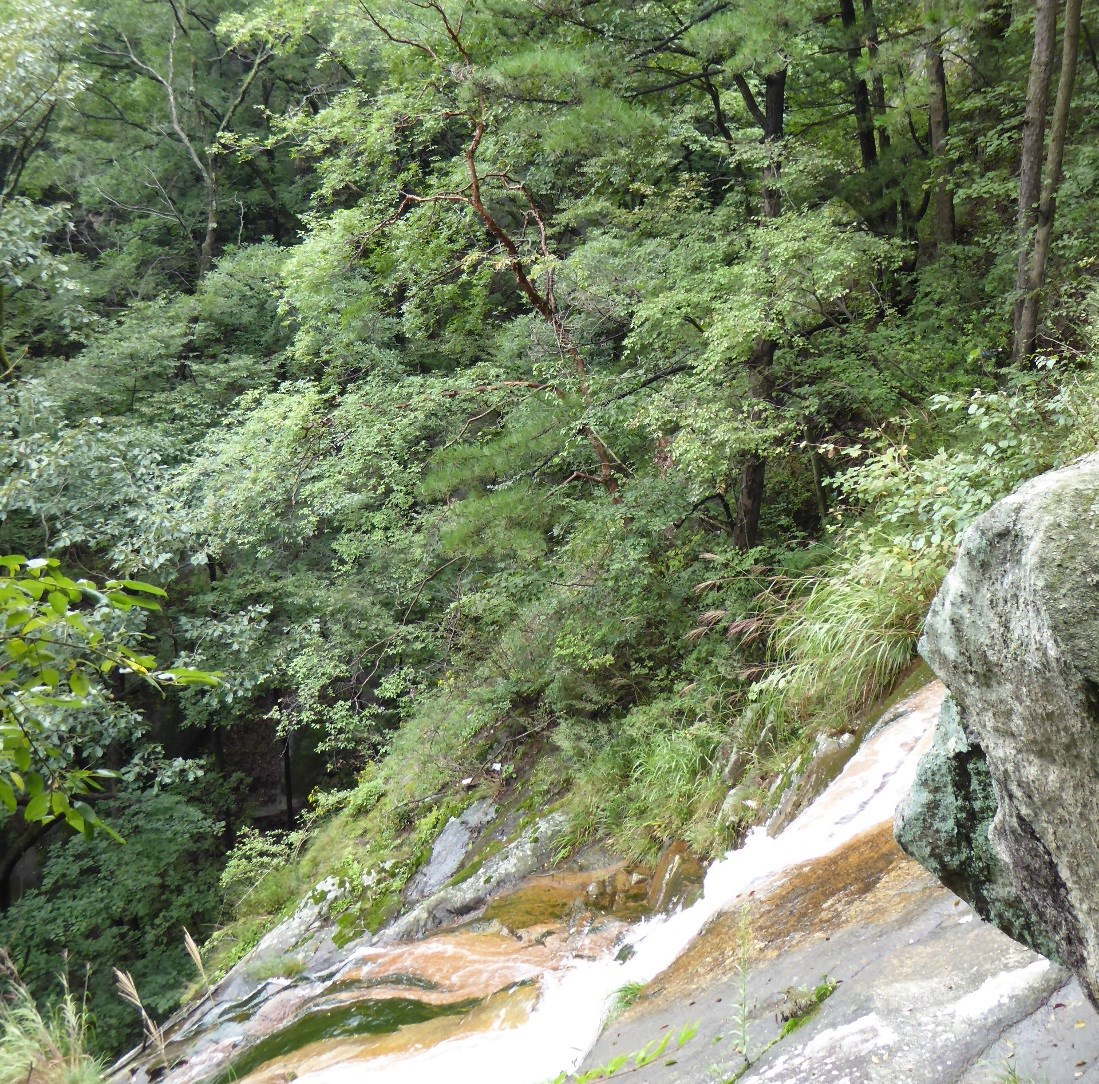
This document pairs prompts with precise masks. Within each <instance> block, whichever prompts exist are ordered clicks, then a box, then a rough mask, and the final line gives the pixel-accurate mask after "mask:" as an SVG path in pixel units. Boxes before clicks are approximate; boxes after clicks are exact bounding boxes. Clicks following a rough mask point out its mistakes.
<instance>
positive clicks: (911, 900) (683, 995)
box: [585, 824, 1099, 1084]
mask: <svg viewBox="0 0 1099 1084" xmlns="http://www.w3.org/2000/svg"><path fill="white" fill-rule="evenodd" d="M749 906H750V910H749V918H748V923H747V929H748V931H749V936H750V946H751V947H750V950H749V953H748V966H747V969H746V970H745V969H743V968H742V967H741V963H742V960H743V957H742V956H741V954H740V951H739V948H738V942H740V940H741V936H740V934H739V933H738V930H739V929H740V928H741V922H742V918H741V915H740V914H739V913H737V912H725V913H722V914H720V915H718V916H717V917H716V918H715V919H714V921H713V922H712V923H711V924H710V926H709V927H707V929H706V930H705V931H704V932H703V934H702V935H701V936H700V937H698V938H697V939H696V940H695V942H694V943H693V944H692V945H691V947H690V948H689V949H688V951H687V952H686V953H684V954H683V955H682V956H681V957H680V958H679V960H677V961H676V963H675V964H673V965H672V967H670V968H669V969H668V970H667V971H666V972H664V973H663V974H662V975H660V976H658V977H657V978H656V979H655V980H654V981H653V982H652V983H651V984H650V985H649V987H648V988H647V989H646V991H645V992H644V993H643V994H642V996H641V997H640V999H639V1000H638V1001H637V1003H636V1004H635V1005H634V1006H633V1008H632V1009H630V1010H629V1011H628V1012H627V1013H626V1014H624V1015H623V1016H622V1017H621V1018H620V1019H619V1020H617V1021H616V1022H615V1023H614V1024H613V1025H612V1026H611V1027H610V1028H609V1029H608V1030H607V1031H606V1032H605V1034H604V1035H603V1036H602V1038H601V1039H600V1040H599V1042H598V1044H597V1045H596V1047H595V1048H594V1049H593V1050H592V1052H591V1053H590V1055H589V1056H588V1058H587V1060H586V1062H585V1065H586V1066H587V1067H594V1066H598V1065H602V1064H606V1063H607V1062H608V1061H609V1060H610V1059H611V1058H613V1057H614V1056H615V1055H617V1054H620V1053H631V1052H633V1051H637V1050H640V1049H641V1048H643V1047H644V1046H645V1044H646V1043H650V1042H652V1041H653V1040H659V1039H660V1038H661V1037H662V1036H664V1035H665V1034H671V1035H672V1036H673V1038H672V1039H671V1041H670V1042H669V1044H668V1048H667V1049H666V1051H665V1053H664V1054H663V1055H662V1056H661V1057H660V1058H659V1059H657V1061H655V1062H654V1063H653V1064H651V1065H649V1066H647V1067H645V1068H642V1069H639V1070H636V1071H634V1072H633V1073H631V1075H630V1078H629V1079H631V1080H633V1081H638V1082H660V1084H700V1082H724V1081H727V1080H730V1079H732V1078H734V1077H736V1078H737V1079H738V1080H741V1081H745V1082H748V1081H759V1082H764V1081H766V1082H768V1084H800V1082H802V1081H830V1082H835V1084H841V1082H847V1084H856V1082H863V1081H866V1082H871V1081H873V1082H879V1081H880V1082H883V1084H885V1082H889V1084H901V1082H903V1084H948V1082H955V1081H957V1082H961V1081H965V1082H966V1084H975V1082H977V1081H987V1082H989V1084H991V1082H992V1081H994V1080H1003V1079H1006V1077H1005V1076H1004V1073H1005V1072H1006V1071H1007V1070H1008V1069H1009V1068H1011V1067H1014V1069H1015V1070H1017V1071H1018V1073H1019V1074H1020V1078H1022V1079H1033V1080H1043V1081H1048V1082H1049V1084H1061V1082H1068V1081H1076V1080H1084V1081H1099V1015H1097V1014H1096V1013H1095V1011H1094V1010H1093V1009H1092V1008H1091V1006H1090V1005H1088V1004H1087V1002H1086V1000H1085V999H1084V998H1083V996H1082V994H1081V992H1080V990H1079V988H1078V987H1077V986H1076V985H1075V984H1074V983H1073V982H1071V981H1070V977H1069V975H1068V974H1067V973H1066V972H1065V971H1063V970H1062V969H1061V968H1059V967H1057V966H1056V965H1054V964H1052V963H1050V961H1048V960H1046V959H1045V958H1044V957H1041V956H1038V955H1037V954H1035V953H1033V952H1031V951H1030V950H1028V949H1026V948H1025V947H1023V946H1022V945H1019V944H1017V943H1016V942H1014V941H1012V940H1011V939H1010V938H1008V937H1007V936H1005V935H1004V934H1003V933H1001V932H1000V931H999V930H997V929H995V928H994V927H992V926H990V925H988V924H986V923H984V922H981V921H980V919H979V918H977V916H976V915H975V914H974V912H973V911H972V910H971V909H970V908H969V907H968V906H967V905H966V904H964V903H963V902H961V901H960V900H958V899H957V898H956V897H954V896H953V895H952V894H950V893H948V892H947V891H946V890H945V889H944V888H942V887H941V885H939V884H938V883H937V882H936V881H935V880H934V879H933V878H932V877H931V876H930V874H928V873H927V872H926V871H925V870H924V869H922V867H920V866H919V865H917V864H916V863H915V862H913V861H911V860H910V859H908V858H907V857H906V856H905V855H904V854H903V853H902V852H901V851H900V850H899V848H897V847H896V845H895V843H894V842H893V839H892V833H891V831H890V826H889V825H888V824H885V825H881V826H880V827H879V828H878V829H876V830H874V831H872V832H870V833H867V834H866V835H864V836H861V837H859V838H858V839H856V840H854V841H853V842H852V843H851V844H850V845H848V846H847V847H845V848H843V849H842V850H841V851H840V852H839V853H837V854H834V855H830V856H828V857H826V858H823V859H820V860H818V861H816V862H812V863H808V864H806V865H805V866H803V867H801V868H800V869H799V870H796V871H793V872H792V873H791V876H790V877H789V878H787V880H786V881H784V882H783V883H782V884H781V885H779V886H778V887H777V888H776V889H775V890H774V891H773V892H772V893H770V894H768V895H766V896H764V897H762V898H756V899H753V900H752V901H751V903H750V905H749ZM825 977H827V979H828V980H829V982H830V983H835V984H836V986H835V990H834V992H833V993H832V994H831V996H829V997H827V999H826V1000H824V1001H823V1002H822V1003H821V1004H820V1005H819V1007H818V1008H816V1010H815V1011H811V1012H810V1013H809V1014H808V1018H807V1019H805V1021H804V1022H803V1023H802V1024H801V1025H800V1026H798V1027H797V1028H796V1030H794V1031H793V1032H792V1033H791V1034H788V1035H787V1036H786V1037H780V1033H781V1031H782V1028H783V1025H784V1020H785V1017H787V1016H788V1015H789V1014H790V1013H791V1012H792V1011H793V1010H794V1009H795V1008H796V1007H797V1005H798V1004H799V1003H800V1004H803V1005H804V1004H805V1003H806V1002H807V1001H808V1000H809V998H808V995H809V993H810V992H811V990H812V989H813V988H814V987H817V986H819V985H820V984H821V982H822V980H823V979H824V978H825ZM742 1003H743V1004H744V1005H746V1007H747V1012H746V1014H745V1019H746V1022H747V1028H746V1034H747V1038H748V1041H747V1047H748V1053H749V1056H750V1059H751V1062H752V1064H751V1065H750V1066H749V1067H748V1068H747V1070H746V1071H745V1059H744V1058H743V1056H742V1054H741V1052H740V1050H739V1049H738V1048H740V1047H743V1046H744V1045H745V1044H744V1042H743V1038H744V1035H745V1030H744V1029H743V1028H742V1026H741V1023H740V1018H741V1010H740V1006H741V1004H742ZM687 1026H697V1028H698V1031H697V1034H696V1035H695V1036H694V1037H693V1038H691V1039H689V1040H688V1041H687V1042H686V1043H685V1044H684V1045H683V1046H682V1047H679V1046H678V1044H677V1042H676V1040H675V1038H674V1036H676V1035H678V1034H679V1033H680V1032H681V1031H682V1029H683V1028H684V1027H687ZM771 1043H773V1044H774V1045H770V1046H769V1044H771ZM739 1073H743V1075H742V1076H737V1074H739Z"/></svg>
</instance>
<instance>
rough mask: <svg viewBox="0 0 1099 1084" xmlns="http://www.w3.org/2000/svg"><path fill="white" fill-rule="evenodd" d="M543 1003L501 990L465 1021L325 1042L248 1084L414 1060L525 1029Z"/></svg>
mask: <svg viewBox="0 0 1099 1084" xmlns="http://www.w3.org/2000/svg"><path fill="white" fill-rule="evenodd" d="M537 1000H538V989H537V987H536V986H533V985H527V986H521V987H517V988H515V989H510V990H502V991H500V992H498V993H496V994H494V995H493V996H492V997H489V998H487V999H486V1000H485V1001H483V1002H482V1003H481V1004H480V1005H477V1006H476V1007H475V1008H473V1009H471V1010H470V1011H469V1012H468V1013H466V1014H464V1015H462V1016H446V1017H440V1018H438V1019H436V1020H426V1021H424V1022H423V1023H419V1024H408V1025H406V1026H405V1027H403V1028H400V1029H399V1030H398V1031H395V1032H391V1033H390V1034H388V1035H370V1036H361V1037H353V1038H347V1039H326V1040H323V1041H321V1042H318V1043H312V1044H310V1045H309V1046H306V1047H303V1048H302V1049H301V1050H297V1051H295V1052H294V1053H293V1054H289V1055H287V1056H286V1057H284V1058H278V1059H276V1060H274V1061H270V1062H268V1063H267V1064H266V1065H263V1066H261V1067H260V1068H259V1069H256V1070H255V1071H254V1072H252V1073H249V1074H248V1076H246V1077H245V1078H244V1082H245V1084H288V1082H289V1081H292V1080H295V1079H296V1078H297V1077H300V1076H303V1075H304V1074H306V1073H313V1072H318V1071H319V1070H321V1069H328V1068H331V1067H332V1066H335V1065H348V1064H351V1065H353V1064H354V1063H356V1062H366V1061H370V1060H372V1059H374V1058H383V1057H393V1056H397V1055H406V1054H415V1053H417V1052H418V1051H421V1050H425V1049H427V1048H428V1047H431V1046H434V1045H436V1044H437V1043H441V1042H443V1041H444V1040H446V1039H451V1038H454V1037H455V1036H457V1035H476V1034H478V1033H481V1032H485V1031H492V1030H502V1029H506V1028H513V1027H516V1026H518V1025H519V1024H521V1023H522V1022H523V1021H524V1020H525V1019H526V1018H527V1015H528V1014H529V1013H530V1011H531V1009H532V1008H534V1004H535V1002H536V1001H537Z"/></svg>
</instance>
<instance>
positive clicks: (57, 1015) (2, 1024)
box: [0, 957, 103, 1084]
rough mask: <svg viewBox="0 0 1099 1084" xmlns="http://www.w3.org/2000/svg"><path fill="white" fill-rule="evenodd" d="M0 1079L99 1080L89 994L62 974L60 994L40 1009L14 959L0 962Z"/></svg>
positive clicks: (73, 1083)
mask: <svg viewBox="0 0 1099 1084" xmlns="http://www.w3.org/2000/svg"><path fill="white" fill-rule="evenodd" d="M0 973H2V978H3V983H4V993H5V997H4V1000H3V1002H2V1003H0V1084H100V1082H101V1081H102V1080H103V1066H102V1064H101V1063H100V1062H99V1061H98V1060H97V1059H96V1058H95V1057H94V1056H93V1055H92V1054H91V1053H90V1052H89V1048H90V1039H91V1027H92V1021H91V1016H90V1015H89V1013H88V1010H87V1006H86V1004H85V999H84V998H83V996H82V995H80V994H78V993H77V992H76V991H74V990H73V989H71V987H70V986H69V983H68V980H67V979H66V978H64V977H63V978H62V985H61V995H60V997H59V998H58V999H57V1000H56V1001H55V1002H54V1003H53V1004H52V1005H51V1006H48V1007H45V1008H40V1007H39V1006H38V1004H36V1002H35V999H34V996H33V995H32V994H31V992H30V991H29V990H28V989H27V987H26V986H24V985H23V983H22V981H21V980H20V978H19V975H18V973H17V972H16V970H15V968H14V967H13V966H12V964H11V962H10V961H9V960H8V959H7V957H4V958H3V960H2V961H0Z"/></svg>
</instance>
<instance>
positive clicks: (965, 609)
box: [920, 456, 1099, 1003]
mask: <svg viewBox="0 0 1099 1084" xmlns="http://www.w3.org/2000/svg"><path fill="white" fill-rule="evenodd" d="M1097 528H1099V456H1089V457H1087V458H1085V459H1082V460H1080V461H1079V462H1077V463H1075V464H1073V465H1072V466H1070V467H1066V468H1064V469H1063V470H1059V471H1053V472H1050V473H1049V474H1046V475H1043V476H1041V477H1039V478H1036V479H1034V480H1033V481H1032V482H1029V483H1028V484H1027V485H1025V486H1023V487H1022V488H1021V489H1019V490H1018V491H1017V492H1016V493H1014V494H1013V495H1012V496H1010V497H1008V498H1006V499H1005V500H1003V501H1001V502H999V503H998V504H997V505H995V506H994V507H993V508H992V509H991V510H990V511H988V512H987V513H985V515H983V516H982V517H981V518H980V519H978V520H977V522H976V523H975V524H974V525H973V526H972V527H971V528H970V529H969V530H968V531H967V532H966V534H965V536H964V538H963V540H962V544H961V548H960V551H959V555H958V559H957V561H956V563H955V565H954V567H953V569H952V570H951V571H950V574H949V575H948V577H947V579H946V582H945V583H944V585H943V588H942V590H941V591H940V592H939V594H938V596H937V597H936V599H935V601H934V603H933V605H932V607H931V611H930V613H929V615H928V618H927V623H926V627H925V633H924V638H923V640H922V641H921V647H920V650H921V653H922V654H923V656H924V657H925V658H926V659H927V661H928V662H929V663H930V664H931V666H932V668H933V669H934V670H935V671H936V673H937V674H938V675H939V676H940V677H941V678H942V679H943V680H944V681H945V682H946V685H947V687H948V688H949V689H950V691H951V693H952V695H953V696H954V698H955V699H956V700H957V703H958V707H959V710H960V715H961V719H962V722H963V725H964V728H965V732H966V734H967V735H968V737H969V739H970V740H971V741H972V742H973V743H975V744H976V745H978V746H979V747H980V748H981V749H982V750H983V752H984V756H985V760H986V762H987V766H988V772H989V775H990V777H991V781H992V786H993V789H994V792H995V796H996V812H995V814H994V816H993V818H992V822H991V827H990V829H989V836H990V839H991V842H992V847H993V849H994V851H995V853H996V855H997V856H998V857H999V858H1000V859H1001V860H1002V862H1003V864H1004V867H1005V868H1006V870H1007V873H1008V876H1009V878H1010V881H1011V884H1012V885H1013V887H1014V889H1015V891H1016V892H1017V893H1018V895H1019V896H1020V897H1021V898H1022V900H1023V901H1025V904H1026V908H1027V910H1029V912H1030V913H1031V915H1033V917H1034V919H1035V921H1036V923H1037V924H1038V926H1039V927H1040V928H1041V929H1042V930H1043V931H1044V933H1045V935H1046V936H1047V937H1048V938H1049V940H1050V941H1051V942H1052V943H1053V945H1054V946H1055V948H1056V953H1057V956H1058V957H1059V958H1060V959H1061V960H1063V961H1064V962H1065V963H1066V964H1067V965H1068V966H1069V967H1070V968H1071V969H1072V970H1073V971H1074V972H1075V974H1076V976H1077V977H1078V979H1079V980H1080V982H1081V985H1082V987H1083V989H1084V990H1085V992H1086V993H1087V994H1088V996H1089V997H1090V998H1091V1000H1092V1002H1093V1003H1099V847H1096V845H1095V825H1096V824H1097V823H1099V692H1097V690H1099V541H1097V539H1099V530H1097ZM975 830H977V829H975ZM974 845H975V846H976V845H977V844H976V843H975V844H974Z"/></svg>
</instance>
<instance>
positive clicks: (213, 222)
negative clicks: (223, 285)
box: [198, 164, 218, 280]
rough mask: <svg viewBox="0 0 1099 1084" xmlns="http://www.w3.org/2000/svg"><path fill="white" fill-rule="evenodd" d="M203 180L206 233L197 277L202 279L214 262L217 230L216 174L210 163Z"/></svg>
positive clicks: (200, 250)
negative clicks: (204, 183) (204, 185)
mask: <svg viewBox="0 0 1099 1084" xmlns="http://www.w3.org/2000/svg"><path fill="white" fill-rule="evenodd" d="M204 180H205V182H206V233H205V235H204V236H203V238H202V248H201V249H199V260H198V277H199V279H200V280H201V279H204V278H205V277H206V273H207V272H208V271H209V270H210V267H211V265H212V264H213V262H214V240H215V239H216V237H217V232H218V175H217V170H216V169H215V168H214V166H213V165H212V164H211V165H210V167H209V169H208V172H207V173H206V175H205V177H204Z"/></svg>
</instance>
